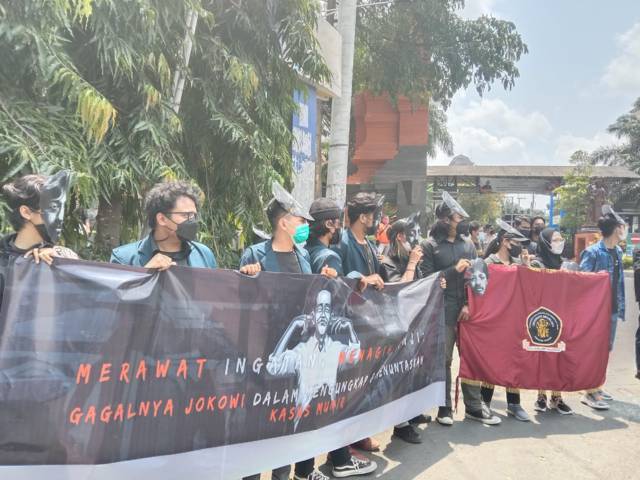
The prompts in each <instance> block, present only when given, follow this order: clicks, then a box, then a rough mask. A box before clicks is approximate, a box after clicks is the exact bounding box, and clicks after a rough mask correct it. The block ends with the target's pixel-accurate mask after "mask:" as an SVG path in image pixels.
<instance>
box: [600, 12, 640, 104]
mask: <svg viewBox="0 0 640 480" xmlns="http://www.w3.org/2000/svg"><path fill="white" fill-rule="evenodd" d="M617 44H618V52H617V53H616V56H615V57H614V58H613V60H611V62H610V63H609V65H607V68H606V70H605V72H604V75H603V76H602V79H601V80H602V83H603V84H604V85H605V86H606V87H608V88H609V89H610V90H611V91H613V92H619V93H627V92H628V93H637V92H638V91H639V90H640V22H638V23H636V24H635V25H634V26H633V27H631V29H630V30H628V31H626V32H625V33H623V34H622V35H620V36H618V38H617Z"/></svg>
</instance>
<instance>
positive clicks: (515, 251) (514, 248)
mask: <svg viewBox="0 0 640 480" xmlns="http://www.w3.org/2000/svg"><path fill="white" fill-rule="evenodd" d="M509 255H510V256H511V257H513V258H519V257H520V255H522V245H511V246H510V247H509Z"/></svg>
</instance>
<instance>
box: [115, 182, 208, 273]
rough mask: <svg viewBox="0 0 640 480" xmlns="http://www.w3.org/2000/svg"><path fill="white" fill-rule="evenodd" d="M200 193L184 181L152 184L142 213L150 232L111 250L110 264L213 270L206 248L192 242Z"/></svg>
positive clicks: (195, 231)
mask: <svg viewBox="0 0 640 480" xmlns="http://www.w3.org/2000/svg"><path fill="white" fill-rule="evenodd" d="M201 197H202V191H201V190H200V189H199V188H198V187H196V186H195V185H192V184H190V183H187V182H165V183H159V184H157V185H155V186H154V187H153V188H152V189H151V190H150V191H149V193H148V194H147V198H146V202H145V210H146V213H147V221H148V225H149V227H150V228H151V232H150V233H149V235H147V236H146V237H145V238H143V239H142V240H139V241H137V242H133V243H130V244H128V245H123V246H121V247H118V248H115V249H114V250H113V252H112V253H111V263H119V264H121V265H133V266H136V267H144V268H154V269H158V270H160V271H163V270H167V269H169V268H171V267H172V266H174V265H180V266H186V267H198V268H216V267H217V263H216V259H215V256H214V255H213V252H212V251H211V249H210V248H209V247H207V246H206V245H203V244H201V243H198V242H196V241H195V239H196V236H197V234H198V207H199V204H200V198H201Z"/></svg>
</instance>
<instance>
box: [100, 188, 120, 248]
mask: <svg viewBox="0 0 640 480" xmlns="http://www.w3.org/2000/svg"><path fill="white" fill-rule="evenodd" d="M96 227H97V230H96V243H95V250H96V254H97V255H99V256H100V257H102V258H103V259H108V258H109V256H110V255H111V250H113V249H114V248H116V247H118V246H119V245H120V233H121V231H122V197H121V196H120V194H119V193H114V194H113V195H112V196H111V198H110V199H105V198H103V197H100V202H99V204H98V215H97V217H96Z"/></svg>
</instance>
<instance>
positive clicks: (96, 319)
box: [0, 259, 445, 480]
mask: <svg viewBox="0 0 640 480" xmlns="http://www.w3.org/2000/svg"><path fill="white" fill-rule="evenodd" d="M2 273H3V275H4V277H5V278H6V284H5V290H4V295H3V302H2V311H1V312H0V324H2V326H3V330H2V332H3V333H2V335H3V337H2V343H1V344H0V371H2V375H1V376H0V446H2V445H14V447H12V448H10V449H3V448H0V472H2V478H3V479H5V478H12V477H11V476H10V475H8V474H7V472H17V473H16V475H17V474H21V473H23V469H25V468H29V467H28V466H29V465H61V466H64V467H65V468H69V466H70V465H74V466H78V467H79V466H82V465H91V466H93V465H100V466H102V465H111V464H113V465H121V462H124V461H132V460H134V461H137V460H138V459H140V460H142V459H148V458H150V457H154V458H155V457H159V456H163V458H164V456H170V457H171V459H173V460H175V461H178V460H179V459H180V458H182V457H181V454H187V453H188V454H190V455H193V454H194V453H196V452H199V451H203V452H206V458H207V459H208V460H207V462H206V465H208V466H209V467H210V468H212V467H211V462H213V463H214V465H215V468H217V469H219V471H224V472H225V476H224V477H223V478H241V477H243V476H245V475H249V474H252V473H256V472H259V471H265V470H267V469H271V468H275V467H278V466H280V465H286V464H289V463H292V462H296V461H300V460H304V459H306V458H310V457H313V456H314V455H317V454H320V453H322V452H323V451H329V450H331V449H332V448H335V446H336V445H340V444H342V443H341V442H347V443H348V442H354V441H357V440H359V439H361V438H363V437H366V436H368V435H373V434H375V433H376V432H379V431H382V430H385V429H386V428H388V427H390V426H392V425H395V424H397V423H399V422H402V421H406V420H408V419H409V418H412V417H413V416H415V415H418V414H419V413H421V412H423V411H425V410H428V409H429V408H431V407H433V406H436V405H439V404H440V403H442V401H443V400H444V398H443V392H444V380H445V372H444V365H445V362H444V309H443V305H444V304H443V300H442V295H443V294H442V290H441V289H440V288H439V285H438V282H437V281H436V280H434V278H435V276H434V278H427V279H423V280H420V281H417V282H413V283H411V284H406V285H403V284H399V285H389V286H387V287H385V289H384V293H383V292H378V291H375V290H374V289H367V290H365V292H362V293H360V292H359V291H358V290H357V289H356V288H355V287H356V284H357V283H356V281H352V280H331V279H328V278H325V277H322V276H319V275H294V274H275V273H267V272H263V273H261V274H260V275H259V276H258V277H248V276H245V275H241V274H239V273H237V272H233V271H227V270H215V271H211V270H208V269H199V268H187V267H174V268H172V269H170V270H169V271H167V272H162V273H157V272H155V273H154V272H151V271H147V270H143V269H134V268H130V267H123V266H119V265H110V264H100V263H91V262H81V261H72V260H64V259H60V260H57V261H56V264H55V265H54V267H49V266H44V265H35V264H33V262H29V261H27V260H24V259H18V260H16V262H15V263H14V264H12V266H11V267H7V268H6V269H5V270H4V271H3V272H2ZM24 284H27V285H29V286H30V288H28V289H25V288H23V287H22V285H24ZM356 419H357V420H356ZM293 434H295V435H296V438H298V440H296V441H292V440H289V438H288V436H290V435H293ZM300 435H302V436H303V437H299V436H300ZM307 436H313V438H314V439H315V440H314V441H301V440H300V439H302V438H307ZM352 437H353V438H352ZM309 438H310V437H309ZM255 442H258V443H259V445H260V446H259V448H255V449H252V450H251V451H252V452H256V451H258V452H259V453H254V454H252V455H249V457H251V458H247V450H246V449H245V448H246V447H245V446H244V445H246V444H248V443H255ZM283 442H284V443H283ZM287 442H288V445H289V446H287V447H286V448H283V447H282V445H283V444H287ZM292 443H293V444H295V445H293V446H292V445H290V444H292ZM203 454H204V453H203ZM174 457H175V458H174ZM190 458H193V457H190ZM234 459H235V460H234ZM173 460H172V461H173ZM8 465H13V466H15V467H11V469H10V470H8V468H9V467H7V466H8ZM18 465H20V466H18ZM126 465H129V462H126ZM185 465H186V467H185V468H187V469H191V468H194V469H197V468H199V467H198V466H199V465H200V466H202V465H205V464H204V463H200V462H198V461H195V462H194V461H189V462H186V461H185ZM14 468H15V470H14ZM118 468H120V467H118ZM203 468H204V467H203ZM210 468H209V469H208V470H207V474H210V472H211V469H210ZM125 470H126V469H125ZM183 470H184V469H181V470H180V471H183ZM55 471H56V472H62V473H60V475H62V476H60V477H55V476H48V478H52V479H54V480H57V479H58V478H61V479H62V478H64V475H66V474H67V473H65V472H68V470H55ZM104 471H105V472H109V475H106V474H105V476H104V477H96V478H99V479H100V480H102V478H119V479H120V480H128V479H129V478H131V479H133V478H139V477H136V476H135V475H134V473H135V472H136V470H135V469H134V470H131V472H132V473H131V475H130V476H127V475H124V476H123V475H121V474H117V475H115V474H114V473H113V471H112V470H104ZM127 471H128V470H127ZM145 472H147V473H149V472H150V471H146V470H145ZM173 474H175V471H173V473H172V471H171V470H170V469H159V470H155V471H154V478H160V479H164V478H166V479H167V480H168V479H169V478H177V477H176V476H172V475H173ZM15 478H17V477H15ZM189 478H205V476H202V477H197V476H190V477H189Z"/></svg>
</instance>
